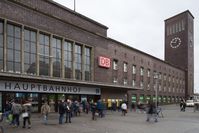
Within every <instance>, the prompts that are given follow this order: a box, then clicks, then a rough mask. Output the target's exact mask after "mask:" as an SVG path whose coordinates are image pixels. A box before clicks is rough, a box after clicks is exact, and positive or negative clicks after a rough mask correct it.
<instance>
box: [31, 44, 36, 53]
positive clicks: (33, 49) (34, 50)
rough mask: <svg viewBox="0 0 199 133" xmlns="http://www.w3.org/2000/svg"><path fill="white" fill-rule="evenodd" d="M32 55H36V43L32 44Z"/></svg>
mask: <svg viewBox="0 0 199 133" xmlns="http://www.w3.org/2000/svg"><path fill="white" fill-rule="evenodd" d="M30 50H31V53H36V44H35V43H31V49H30Z"/></svg>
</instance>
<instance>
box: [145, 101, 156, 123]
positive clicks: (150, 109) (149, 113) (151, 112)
mask: <svg viewBox="0 0 199 133" xmlns="http://www.w3.org/2000/svg"><path fill="white" fill-rule="evenodd" d="M151 117H154V120H155V122H158V119H157V111H156V107H155V103H154V102H152V101H150V102H149V104H148V110H147V120H146V121H147V122H149V121H150V119H151Z"/></svg>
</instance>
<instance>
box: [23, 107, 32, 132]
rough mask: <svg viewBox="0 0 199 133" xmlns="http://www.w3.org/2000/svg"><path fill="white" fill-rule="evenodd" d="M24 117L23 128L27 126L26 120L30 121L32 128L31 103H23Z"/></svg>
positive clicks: (29, 124)
mask: <svg viewBox="0 0 199 133" xmlns="http://www.w3.org/2000/svg"><path fill="white" fill-rule="evenodd" d="M22 118H23V128H26V121H28V128H29V129H30V128H31V121H30V118H31V103H26V104H24V105H23V109H22Z"/></svg>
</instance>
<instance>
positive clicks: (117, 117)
mask: <svg viewBox="0 0 199 133" xmlns="http://www.w3.org/2000/svg"><path fill="white" fill-rule="evenodd" d="M162 108H163V114H164V118H159V121H158V122H157V123H155V122H153V121H151V122H146V114H145V113H140V112H131V111H129V112H128V113H127V115H126V116H121V112H111V111H107V113H106V116H105V118H98V119H97V120H96V121H92V120H91V114H88V115H87V114H82V115H81V116H78V117H74V118H73V119H72V123H70V124H69V123H68V124H65V123H64V124H63V125H59V124H58V114H56V113H52V114H50V117H49V124H48V125H43V124H42V121H41V118H40V117H41V116H40V114H33V116H32V128H31V129H23V128H21V127H19V128H13V127H11V126H8V125H5V126H4V129H5V133H199V112H193V108H187V110H186V112H180V111H179V106H176V105H169V106H168V105H167V106H163V107H162ZM21 124H22V122H21Z"/></svg>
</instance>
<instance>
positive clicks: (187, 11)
mask: <svg viewBox="0 0 199 133" xmlns="http://www.w3.org/2000/svg"><path fill="white" fill-rule="evenodd" d="M186 13H188V14H190V15H191V17H192V18H193V19H194V16H193V14H192V13H191V12H190V11H189V10H186V11H184V12H182V13H179V14H177V15H175V16H172V17H170V18H168V19H166V20H164V21H165V22H166V21H169V20H171V19H173V18H175V17H177V16H181V15H183V14H186Z"/></svg>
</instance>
